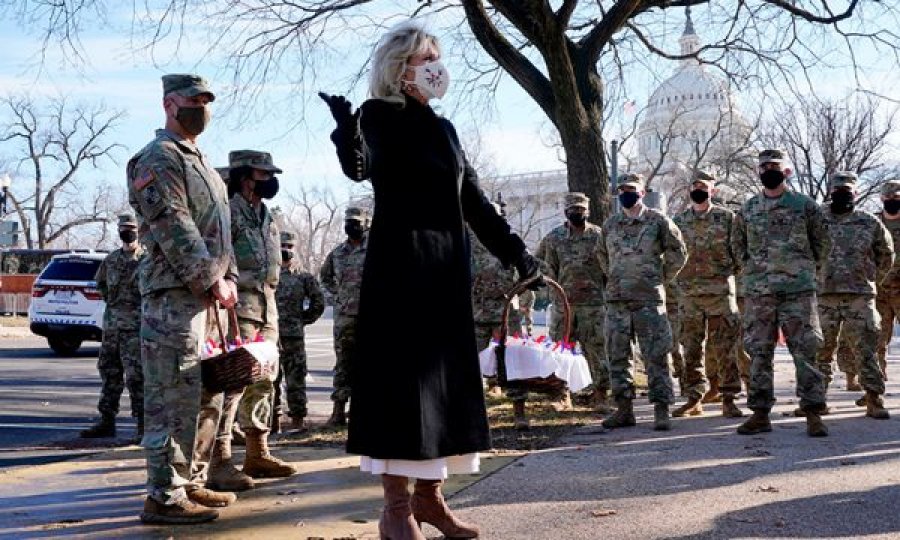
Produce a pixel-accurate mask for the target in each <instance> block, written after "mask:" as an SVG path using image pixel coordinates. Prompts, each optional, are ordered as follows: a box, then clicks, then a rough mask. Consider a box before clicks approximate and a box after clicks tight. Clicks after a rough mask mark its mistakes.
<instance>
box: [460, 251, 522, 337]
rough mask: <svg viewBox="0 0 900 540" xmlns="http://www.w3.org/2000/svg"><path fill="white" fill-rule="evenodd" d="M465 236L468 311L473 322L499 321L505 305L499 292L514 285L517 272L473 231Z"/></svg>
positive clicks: (493, 322)
mask: <svg viewBox="0 0 900 540" xmlns="http://www.w3.org/2000/svg"><path fill="white" fill-rule="evenodd" d="M469 238H470V239H471V242H472V313H473V315H474V316H475V322H476V323H482V324H499V323H500V321H502V320H503V308H504V306H505V305H506V298H505V297H504V296H503V293H505V292H506V291H508V290H509V289H511V288H512V287H513V285H515V284H516V281H518V279H519V274H518V272H516V270H515V268H504V267H503V264H502V263H501V262H500V260H499V259H498V258H497V257H495V256H494V255H492V254H491V252H490V251H488V250H487V248H486V247H484V245H483V244H482V243H481V242H479V241H478V238H476V237H475V235H474V234H470V235H469Z"/></svg>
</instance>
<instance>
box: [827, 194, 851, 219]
mask: <svg viewBox="0 0 900 540" xmlns="http://www.w3.org/2000/svg"><path fill="white" fill-rule="evenodd" d="M851 210H853V194H852V193H850V192H849V191H835V192H834V193H832V194H831V211H832V212H833V213H835V214H846V213H847V212H849V211H851Z"/></svg>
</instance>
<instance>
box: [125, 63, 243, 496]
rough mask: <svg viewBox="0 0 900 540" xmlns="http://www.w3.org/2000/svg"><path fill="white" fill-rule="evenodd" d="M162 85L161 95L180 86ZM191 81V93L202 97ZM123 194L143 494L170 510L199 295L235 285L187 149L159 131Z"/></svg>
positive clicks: (188, 422) (217, 205) (212, 186)
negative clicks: (133, 282) (134, 239)
mask: <svg viewBox="0 0 900 540" xmlns="http://www.w3.org/2000/svg"><path fill="white" fill-rule="evenodd" d="M167 77H168V79H167V78H166V77H164V79H163V80H164V87H166V89H167V90H168V87H169V86H170V82H171V81H172V80H173V78H175V77H182V78H183V76H167ZM194 79H195V82H193V84H192V87H191V88H192V89H193V90H198V91H199V90H204V91H206V92H208V90H206V85H205V82H204V81H202V80H201V79H199V78H194ZM176 82H178V81H176ZM128 195H129V201H130V203H131V206H132V207H133V208H134V210H135V212H136V213H137V216H138V221H139V223H140V238H141V241H142V243H143V244H144V246H145V248H146V250H147V251H146V254H145V256H144V257H143V258H142V259H141V262H140V264H139V270H138V272H139V276H140V290H141V296H142V298H141V313H142V319H141V360H142V362H143V364H144V421H145V426H144V439H143V442H142V444H143V446H144V448H145V449H146V454H147V490H148V492H149V496H150V497H151V498H152V499H154V500H155V501H157V502H159V503H162V504H175V503H176V502H182V501H184V500H186V494H185V491H184V487H183V486H185V485H186V484H187V483H188V479H189V478H190V477H191V469H192V466H193V452H194V445H195V438H196V429H197V415H198V412H199V409H200V407H201V384H200V354H199V353H200V344H201V343H202V342H203V340H204V339H205V338H206V310H207V305H208V302H209V290H210V288H211V287H212V286H213V285H214V284H215V283H216V282H217V281H218V280H219V279H222V278H227V279H233V280H236V279H237V268H236V267H235V264H234V254H233V251H232V247H231V223H230V221H231V217H230V213H229V210H228V197H227V194H226V191H225V186H224V185H223V184H222V180H221V179H220V177H219V175H218V174H217V173H216V171H215V169H213V167H212V165H211V164H210V163H209V162H208V161H207V159H206V158H205V157H204V156H203V154H201V153H200V151H199V149H198V148H197V147H196V145H195V144H194V143H192V142H190V141H188V140H186V139H182V138H181V137H179V136H178V135H176V134H175V133H173V132H171V131H168V130H164V129H163V130H158V131H157V132H156V138H155V139H154V140H153V141H152V142H150V144H148V145H147V146H145V147H144V148H143V149H142V150H141V151H140V152H138V153H137V154H136V155H135V156H134V157H132V158H131V160H130V161H129V162H128Z"/></svg>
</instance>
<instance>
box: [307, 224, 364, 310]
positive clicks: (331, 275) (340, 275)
mask: <svg viewBox="0 0 900 540" xmlns="http://www.w3.org/2000/svg"><path fill="white" fill-rule="evenodd" d="M367 245H368V235H366V236H365V237H363V240H362V243H361V244H360V245H358V246H354V245H353V244H351V243H350V241H347V240H345V241H344V242H341V243H340V244H338V246H337V247H336V248H334V249H333V250H331V253H329V254H328V256H327V257H325V262H324V263H323V264H322V268H321V269H320V270H319V281H320V282H322V286H323V287H324V288H325V290H326V291H328V294H329V295H331V298H332V299H333V301H334V316H335V317H340V316H353V317H355V316H356V315H359V289H360V286H361V285H362V275H363V264H364V263H365V261H366V246H367Z"/></svg>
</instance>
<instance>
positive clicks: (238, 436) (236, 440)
mask: <svg viewBox="0 0 900 540" xmlns="http://www.w3.org/2000/svg"><path fill="white" fill-rule="evenodd" d="M231 444H233V445H235V446H245V445H246V444H247V438H246V437H244V431H243V430H242V429H241V427H240V426H239V425H238V423H237V422H235V423H234V426H233V427H232V428H231Z"/></svg>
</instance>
